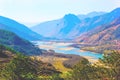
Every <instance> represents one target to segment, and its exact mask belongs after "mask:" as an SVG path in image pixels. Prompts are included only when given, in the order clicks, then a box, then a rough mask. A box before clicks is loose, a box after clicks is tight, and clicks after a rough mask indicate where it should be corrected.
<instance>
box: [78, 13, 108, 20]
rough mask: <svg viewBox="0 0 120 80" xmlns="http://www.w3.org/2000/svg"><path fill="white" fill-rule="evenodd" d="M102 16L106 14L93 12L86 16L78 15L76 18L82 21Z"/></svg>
mask: <svg viewBox="0 0 120 80" xmlns="http://www.w3.org/2000/svg"><path fill="white" fill-rule="evenodd" d="M104 14H106V12H96V11H94V12H90V13H88V14H86V15H85V14H83V15H82V14H80V15H78V17H79V18H80V19H81V20H83V19H85V18H92V17H95V16H100V15H104Z"/></svg>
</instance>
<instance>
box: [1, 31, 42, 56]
mask: <svg viewBox="0 0 120 80" xmlns="http://www.w3.org/2000/svg"><path fill="white" fill-rule="evenodd" d="M0 34H1V35H0V44H2V45H5V46H8V47H11V48H13V49H14V50H16V51H18V52H21V53H24V54H26V55H40V54H41V50H40V49H39V48H37V47H36V46H35V45H33V44H32V43H30V42H29V41H26V40H24V39H22V38H20V37H18V36H17V35H16V34H14V33H12V32H9V31H5V30H1V29H0Z"/></svg>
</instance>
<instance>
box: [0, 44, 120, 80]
mask: <svg viewBox="0 0 120 80" xmlns="http://www.w3.org/2000/svg"><path fill="white" fill-rule="evenodd" d="M105 52H106V53H105V54H104V57H103V58H102V59H99V62H97V63H94V64H91V63H90V62H89V61H88V60H87V59H85V58H82V59H81V60H80V61H79V62H78V63H77V64H76V65H75V66H74V67H71V69H67V68H65V67H64V66H63V65H64V64H62V63H63V62H61V61H60V60H59V59H58V60H57V61H58V63H57V62H55V63H53V65H51V64H50V63H43V62H42V61H40V60H37V58H31V57H29V56H25V55H23V54H21V53H17V52H16V51H14V50H12V49H11V48H8V47H5V46H3V45H0V80H120V53H119V52H117V51H105ZM15 53H16V54H15ZM13 54H14V55H13ZM6 60H7V61H6ZM56 69H58V70H59V71H61V72H59V71H57V70H56ZM65 70H66V72H65Z"/></svg>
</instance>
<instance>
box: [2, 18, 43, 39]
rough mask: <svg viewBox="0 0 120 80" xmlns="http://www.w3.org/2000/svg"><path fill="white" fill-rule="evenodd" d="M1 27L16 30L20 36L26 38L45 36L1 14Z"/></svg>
mask: <svg viewBox="0 0 120 80" xmlns="http://www.w3.org/2000/svg"><path fill="white" fill-rule="evenodd" d="M0 29H4V30H8V31H11V32H14V33H15V34H17V35H18V36H20V37H21V38H24V39H26V40H39V39H42V38H43V37H42V36H41V35H39V34H37V33H36V32H33V31H32V30H30V29H29V28H27V27H26V26H24V25H23V24H20V23H18V22H16V21H14V20H12V19H9V18H6V17H3V16H0Z"/></svg>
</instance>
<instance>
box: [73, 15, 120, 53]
mask: <svg viewBox="0 0 120 80" xmlns="http://www.w3.org/2000/svg"><path fill="white" fill-rule="evenodd" d="M75 40H76V41H77V42H79V43H82V44H84V48H83V49H84V50H90V51H95V52H99V53H103V52H104V51H105V50H120V17H119V18H117V19H115V20H114V21H113V22H111V23H109V24H105V25H102V26H99V27H97V28H95V29H93V30H91V31H89V32H87V33H85V34H83V35H81V36H79V37H78V38H77V39H75ZM86 44H87V46H85V45H86ZM91 47H92V48H91Z"/></svg>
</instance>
